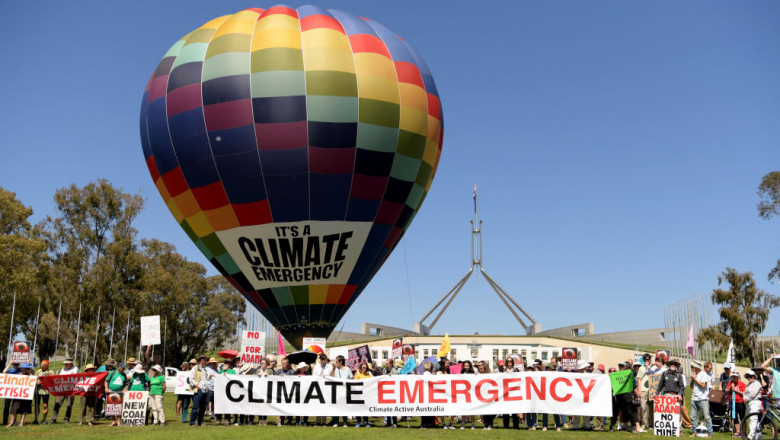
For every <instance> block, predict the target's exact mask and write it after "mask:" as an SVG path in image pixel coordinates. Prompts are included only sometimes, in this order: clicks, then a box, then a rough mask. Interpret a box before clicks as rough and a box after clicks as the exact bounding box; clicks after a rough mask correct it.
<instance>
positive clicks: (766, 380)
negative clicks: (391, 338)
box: [3, 349, 780, 437]
mask: <svg viewBox="0 0 780 440" xmlns="http://www.w3.org/2000/svg"><path fill="white" fill-rule="evenodd" d="M771 361H772V359H771V358H770V359H769V360H767V361H766V362H765V363H764V364H763V365H757V366H756V367H755V368H753V369H750V370H747V371H746V372H745V373H744V376H743V377H744V379H745V382H743V381H742V380H741V379H742V377H741V376H740V374H739V373H738V372H737V371H735V370H732V368H731V366H730V365H728V364H726V365H724V370H725V371H724V373H723V374H721V376H720V378H719V380H718V381H715V380H713V377H712V364H711V363H709V362H707V363H704V364H701V363H699V362H697V361H693V362H692V363H691V371H692V374H691V375H690V376H685V375H684V374H683V373H682V371H681V370H680V361H679V360H677V359H671V360H668V361H667V360H666V359H665V358H664V357H656V358H655V359H653V356H652V355H650V354H645V355H644V356H643V359H642V362H639V361H635V360H633V359H629V360H626V361H625V362H621V363H619V364H618V365H617V366H616V367H613V368H609V369H608V370H605V367H604V365H603V364H599V365H594V364H593V363H591V362H585V361H578V364H577V366H576V368H568V369H564V368H563V367H562V366H561V364H560V362H559V359H557V358H553V359H552V360H551V362H547V363H546V362H542V361H541V360H539V359H536V360H534V361H532V362H526V361H525V360H524V359H522V358H520V357H519V356H516V357H509V358H507V359H506V360H504V361H499V362H497V364H498V365H497V368H496V369H495V370H492V371H491V369H490V367H489V365H488V363H487V362H485V361H477V362H475V363H472V362H471V361H468V360H467V361H463V362H460V363H459V364H460V365H459V368H453V367H454V364H453V363H452V361H451V360H450V359H447V358H441V359H440V361H439V362H436V363H433V362H423V364H422V365H421V370H420V372H418V371H417V370H416V369H415V370H412V373H411V374H423V375H431V374H435V375H446V374H452V373H453V372H454V371H459V373H458V374H488V373H510V372H520V371H568V372H582V373H595V374H610V373H615V372H617V371H621V370H631V378H632V379H633V387H629V388H631V389H630V391H628V392H624V393H623V394H617V395H615V396H613V405H612V407H613V412H612V417H610V418H609V420H607V418H606V417H586V416H567V415H565V414H552V417H550V416H551V414H500V415H497V414H483V415H481V416H459V415H457V414H453V415H450V416H443V417H442V416H439V417H434V416H424V417H421V418H420V424H419V428H421V429H432V428H439V429H477V428H478V427H479V428H481V429H485V430H491V429H493V428H494V427H495V426H494V421H495V420H496V418H498V417H499V416H500V420H502V422H503V423H502V427H503V428H505V429H521V428H525V429H528V430H542V431H546V430H548V429H555V430H556V431H561V430H563V429H572V430H596V431H598V430H610V431H614V430H624V431H631V432H633V433H639V432H645V431H646V430H652V427H653V401H652V395H653V394H658V395H666V396H669V395H672V396H677V397H678V399H679V401H680V410H681V411H680V412H681V421H682V423H683V425H684V427H685V428H687V429H691V430H693V429H695V427H697V426H698V425H699V422H700V421H701V423H702V425H703V426H706V429H707V433H706V434H705V435H708V436H710V437H711V436H712V420H711V417H710V412H709V401H710V399H709V397H710V396H709V393H710V391H711V390H712V389H713V388H719V389H721V390H723V391H724V392H725V394H726V395H727V396H728V398H729V404H730V405H733V406H734V414H736V420H735V421H734V423H733V428H734V433H735V434H734V435H735V436H739V435H740V426H739V424H740V421H741V420H742V419H743V418H744V416H745V414H746V413H750V412H754V411H756V410H760V409H761V405H762V397H763V396H766V395H767V393H769V392H771V390H772V383H773V381H772V373H773V372H778V373H780V370H777V369H776V368H772V367H770V366H769V364H770V362H771ZM160 364H161V362H160V357H159V356H154V357H153V359H149V350H148V349H147V351H146V355H145V357H144V359H143V360H136V359H135V358H129V359H127V361H126V362H124V363H118V362H117V361H115V360H114V359H109V360H107V361H106V362H105V364H104V365H101V366H100V367H96V366H95V365H92V364H88V365H86V366H85V367H84V369H83V372H102V371H105V372H108V375H107V377H106V380H105V393H106V394H109V393H111V392H122V391H148V392H149V401H148V410H147V424H154V425H164V424H166V417H165V411H164V410H163V396H164V394H165V391H166V384H165V375H164V369H163V368H162V366H161V365H160ZM403 367H404V361H403V360H401V359H395V360H394V359H388V360H387V361H386V362H385V364H384V365H383V366H375V365H372V364H370V363H367V362H361V363H359V364H358V365H357V367H356V369H355V370H354V371H352V370H351V369H350V368H349V367H348V366H347V365H346V361H345V358H344V357H343V356H337V357H336V358H335V359H328V357H327V356H326V355H325V354H320V355H319V356H318V357H317V360H316V362H314V364H313V365H309V364H307V363H305V362H300V363H298V364H296V365H291V364H290V362H289V360H288V358H287V357H281V359H279V363H278V364H277V358H276V356H274V355H268V356H266V357H265V358H263V359H262V360H261V362H260V364H259V366H257V367H250V366H247V365H244V364H242V362H241V360H240V358H239V357H236V358H233V359H227V360H218V359H216V358H214V357H210V356H205V355H204V356H200V357H199V358H197V359H191V360H190V361H189V362H185V363H184V364H182V365H181V367H180V369H181V371H185V372H187V378H188V379H187V386H189V388H190V391H191V392H192V395H185V394H178V395H176V398H177V402H176V416H177V418H180V421H181V423H189V424H190V425H197V426H202V425H203V424H204V423H205V424H209V423H211V424H222V425H253V424H258V425H267V424H269V423H271V424H274V423H275V424H276V426H282V425H297V426H333V427H337V426H342V427H348V426H355V427H358V428H359V427H371V426H374V424H376V423H377V422H372V420H371V418H369V417H355V418H354V425H353V422H351V421H350V420H351V419H352V418H351V417H350V418H347V417H339V416H338V415H334V416H333V417H331V418H330V420H328V418H326V417H312V418H309V417H302V416H301V417H296V416H279V417H275V418H274V420H271V419H269V417H267V416H257V417H255V416H245V415H240V416H239V415H231V414H216V413H215V412H214V379H215V377H217V376H218V375H222V374H228V375H229V374H242V375H258V376H270V375H276V376H330V377H336V378H340V379H357V380H361V379H367V378H370V377H374V376H382V375H384V376H387V375H395V374H399V372H400V371H401V370H402V369H403ZM78 372H79V370H78V368H76V367H75V366H74V364H73V359H71V358H66V359H65V361H64V366H63V368H62V369H61V370H60V371H59V372H57V373H56V374H60V375H69V374H76V373H78ZM3 373H6V374H25V375H35V376H39V377H40V376H48V375H52V374H55V372H53V371H51V370H50V369H49V362H48V361H46V360H44V361H42V362H41V365H40V368H39V369H38V370H37V371H34V368H33V366H32V365H31V364H29V363H24V364H21V365H19V364H10V365H9V366H8V367H6V368H5V370H4V371H3ZM656 374H658V375H660V379H659V381H658V385H657V386H656V389H655V393H652V392H651V389H650V381H649V380H648V379H649V377H650V376H652V375H656ZM38 383H39V384H40V381H38ZM687 388H690V389H691V390H692V391H691V393H692V394H691V400H690V402H691V403H690V411H689V410H688V408H687V407H686V405H685V393H686V389H687ZM80 398H81V399H82V402H81V414H80V419H79V424H80V425H81V424H87V425H89V426H92V425H93V423H94V421H95V419H96V417H100V415H101V409H102V407H103V404H104V401H103V400H104V399H103V398H96V397H80ZM74 400H75V397H74V396H68V397H57V398H56V399H55V400H54V406H53V408H51V414H50V415H49V410H50V408H49V407H50V403H51V402H50V396H49V393H48V392H47V391H46V389H45V388H44V387H42V386H38V387H37V388H36V390H35V395H34V400H14V399H6V401H5V405H4V410H3V424H4V425H6V426H8V427H10V426H13V425H14V424H15V423H18V425H19V426H23V425H24V424H25V422H26V420H28V416H29V415H30V414H32V415H33V421H32V423H33V424H39V423H41V424H43V423H49V424H54V423H57V422H58V419H59V413H60V410H61V409H62V407H63V405H64V406H65V414H64V418H63V422H65V423H68V422H69V421H70V419H71V416H72V409H73V403H74ZM188 412H189V414H188ZM207 415H208V416H209V417H208V418H207V417H206V416H207ZM110 419H111V424H110V426H121V423H122V421H121V419H120V417H110ZM551 419H552V424H550V420H551ZM375 420H376V419H375ZM410 421H411V419H409V418H407V417H400V418H399V417H395V416H389V417H384V418H383V419H382V420H381V421H380V422H379V424H381V425H383V426H386V427H390V428H396V427H398V426H399V423H401V422H406V424H407V426H411V425H410ZM751 428H752V427H751ZM691 435H695V432H694V433H692V434H691Z"/></svg>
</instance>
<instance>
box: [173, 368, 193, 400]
mask: <svg viewBox="0 0 780 440" xmlns="http://www.w3.org/2000/svg"><path fill="white" fill-rule="evenodd" d="M189 376H190V372H189V371H177V372H176V379H175V382H174V387H173V393H174V394H183V395H185V396H192V395H193V394H194V393H193V392H192V391H190V384H189V383H188V382H187V378H188V377H189Z"/></svg>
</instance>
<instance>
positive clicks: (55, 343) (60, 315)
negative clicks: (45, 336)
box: [51, 300, 62, 371]
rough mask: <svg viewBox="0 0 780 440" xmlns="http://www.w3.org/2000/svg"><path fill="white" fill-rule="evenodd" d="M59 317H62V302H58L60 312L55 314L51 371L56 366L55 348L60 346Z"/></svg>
mask: <svg viewBox="0 0 780 440" xmlns="http://www.w3.org/2000/svg"><path fill="white" fill-rule="evenodd" d="M60 317H62V300H60V310H59V311H58V312H57V336H56V337H55V338H54V359H53V361H54V365H52V367H51V368H52V371H54V370H55V367H56V366H57V348H58V347H59V345H60Z"/></svg>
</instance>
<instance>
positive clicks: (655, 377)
mask: <svg viewBox="0 0 780 440" xmlns="http://www.w3.org/2000/svg"><path fill="white" fill-rule="evenodd" d="M661 376H662V374H661V373H658V374H650V375H647V376H645V379H646V380H647V400H653V399H654V398H655V392H656V390H657V389H658V384H659V383H661Z"/></svg>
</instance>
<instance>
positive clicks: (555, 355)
mask: <svg viewBox="0 0 780 440" xmlns="http://www.w3.org/2000/svg"><path fill="white" fill-rule="evenodd" d="M552 353H553V357H554V358H557V357H560V356H561V354H560V353H559V352H558V350H553V352H552Z"/></svg>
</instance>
